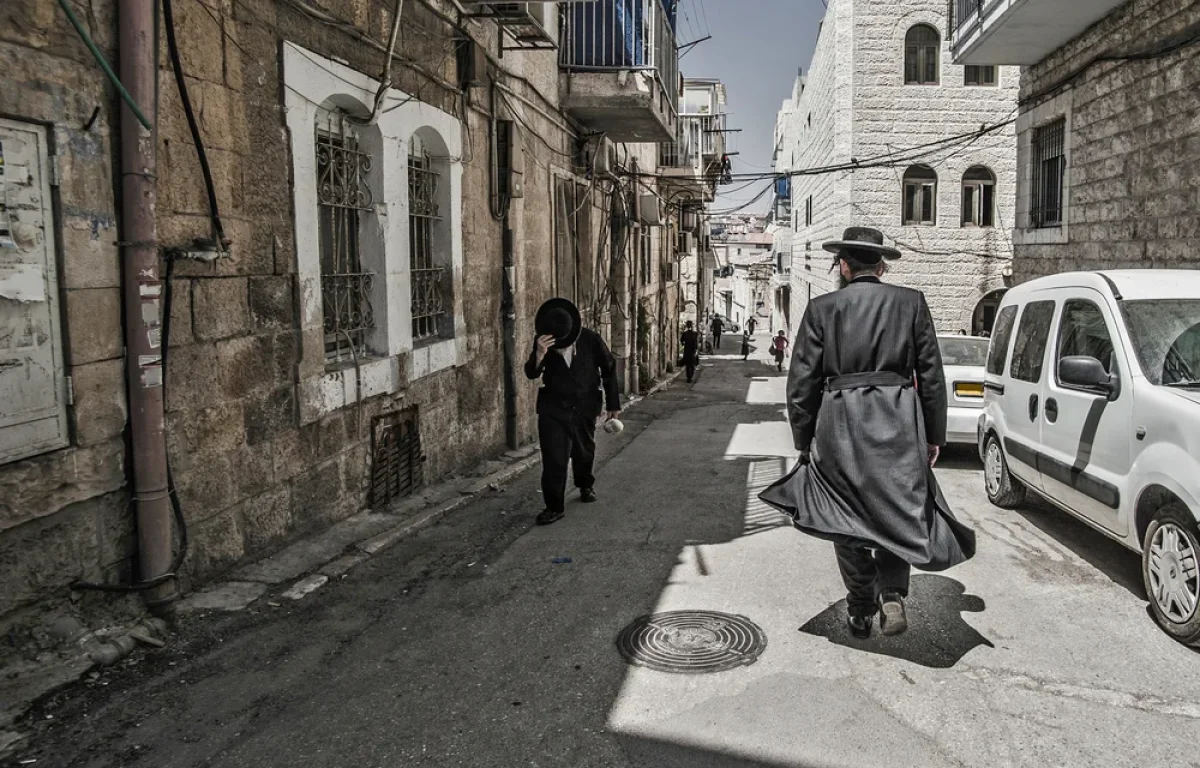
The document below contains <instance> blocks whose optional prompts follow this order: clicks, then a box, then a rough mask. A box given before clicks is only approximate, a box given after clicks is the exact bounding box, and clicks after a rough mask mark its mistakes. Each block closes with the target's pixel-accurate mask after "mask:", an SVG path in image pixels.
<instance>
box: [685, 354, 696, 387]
mask: <svg viewBox="0 0 1200 768" xmlns="http://www.w3.org/2000/svg"><path fill="white" fill-rule="evenodd" d="M699 359H700V356H699V355H698V354H696V353H695V352H694V351H693V352H688V351H686V350H685V351H684V353H683V367H684V369H685V370H687V380H688V381H691V380H692V379H694V378H696V361H697V360H699Z"/></svg>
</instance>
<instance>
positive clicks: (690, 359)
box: [679, 320, 700, 383]
mask: <svg viewBox="0 0 1200 768" xmlns="http://www.w3.org/2000/svg"><path fill="white" fill-rule="evenodd" d="M679 343H680V344H682V345H683V365H684V368H685V369H686V370H687V380H688V382H689V383H690V382H691V380H692V379H693V378H695V376H696V362H697V360H698V359H699V357H700V350H699V347H700V334H699V333H697V332H696V327H695V323H693V322H692V321H691V320H688V321H687V324H686V325H685V326H684V329H683V334H682V335H681V336H680V337H679Z"/></svg>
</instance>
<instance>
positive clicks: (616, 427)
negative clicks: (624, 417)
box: [604, 419, 625, 435]
mask: <svg viewBox="0 0 1200 768" xmlns="http://www.w3.org/2000/svg"><path fill="white" fill-rule="evenodd" d="M623 429H625V425H624V424H622V423H621V420H620V419H609V420H608V421H606V422H604V431H605V432H607V433H608V434H610V435H616V434H619V433H620V432H621V430H623Z"/></svg>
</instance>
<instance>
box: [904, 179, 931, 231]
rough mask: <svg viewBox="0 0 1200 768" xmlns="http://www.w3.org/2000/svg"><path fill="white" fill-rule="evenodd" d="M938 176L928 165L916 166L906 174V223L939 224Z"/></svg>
mask: <svg viewBox="0 0 1200 768" xmlns="http://www.w3.org/2000/svg"><path fill="white" fill-rule="evenodd" d="M936 209H937V174H936V173H934V170H933V169H932V168H930V167H929V166H928V165H914V166H912V167H911V168H909V169H908V170H907V171H905V172H904V210H903V212H902V215H903V219H904V223H905V224H909V225H920V224H928V225H932V224H935V223H937V210H936Z"/></svg>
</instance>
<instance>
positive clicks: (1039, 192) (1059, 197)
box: [1029, 118, 1067, 228]
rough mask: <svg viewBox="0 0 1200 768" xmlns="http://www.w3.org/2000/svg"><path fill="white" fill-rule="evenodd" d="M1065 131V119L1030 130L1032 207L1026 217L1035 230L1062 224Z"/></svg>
mask: <svg viewBox="0 0 1200 768" xmlns="http://www.w3.org/2000/svg"><path fill="white" fill-rule="evenodd" d="M1066 132H1067V121H1066V118H1061V119H1059V120H1055V121H1054V122H1053V123H1050V124H1049V125H1045V126H1042V127H1041V128H1036V129H1034V131H1033V205H1032V206H1031V209H1030V213H1029V218H1030V223H1031V224H1032V225H1033V226H1034V227H1035V228H1040V227H1057V226H1061V225H1062V221H1063V178H1064V175H1065V174H1066V170H1067V151H1066Z"/></svg>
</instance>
